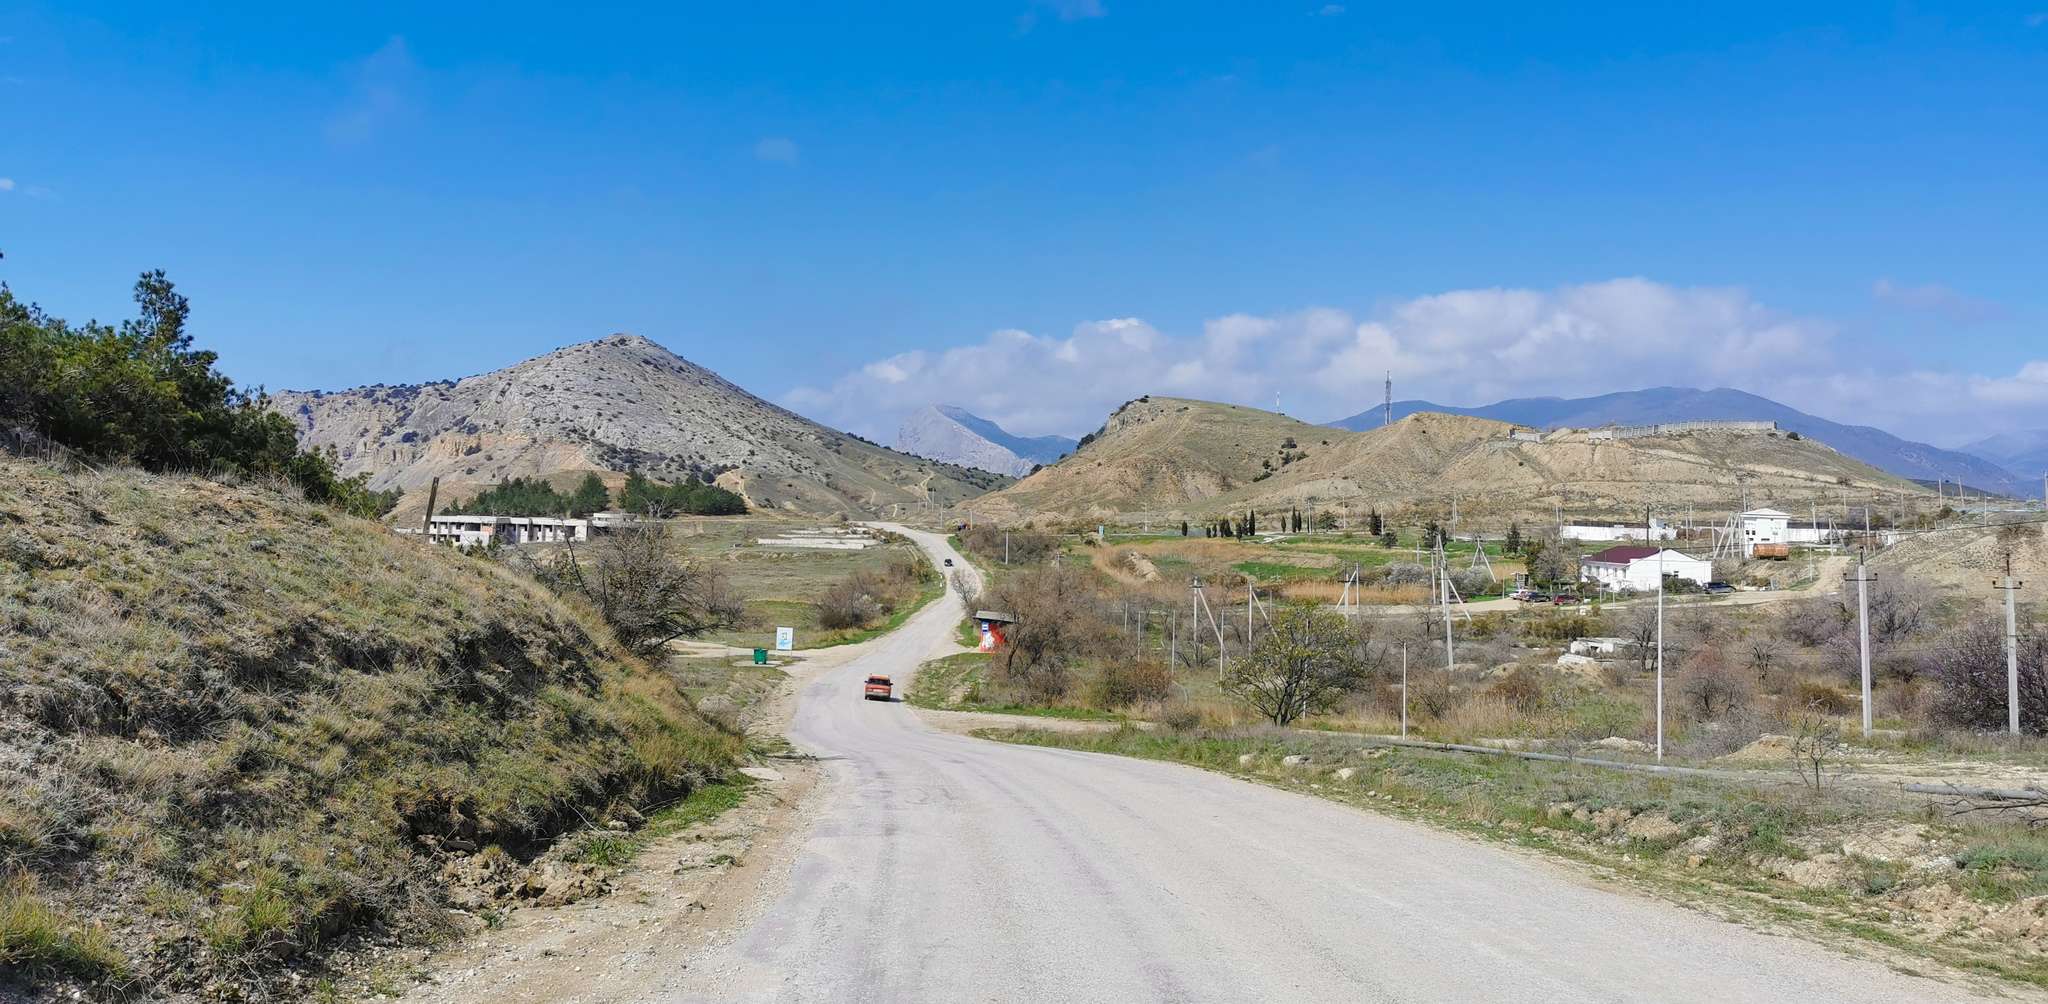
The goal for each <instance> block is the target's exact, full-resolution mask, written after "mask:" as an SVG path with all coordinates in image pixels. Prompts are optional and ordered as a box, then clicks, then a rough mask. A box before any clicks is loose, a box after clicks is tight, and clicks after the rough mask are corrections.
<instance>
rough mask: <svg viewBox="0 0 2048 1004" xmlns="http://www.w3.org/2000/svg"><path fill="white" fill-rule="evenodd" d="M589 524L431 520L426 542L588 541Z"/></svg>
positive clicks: (544, 519)
mask: <svg viewBox="0 0 2048 1004" xmlns="http://www.w3.org/2000/svg"><path fill="white" fill-rule="evenodd" d="M589 539H590V521H589V520H587V519H558V518H556V517H553V516H459V515H443V516H435V517H434V518H433V519H431V520H429V521H428V522H427V540H428V541H429V542H431V543H435V544H454V545H455V546H456V547H476V546H478V545H483V546H485V547H488V546H490V545H491V543H492V542H494V541H495V542H497V543H499V544H531V543H535V542H538V541H560V540H589Z"/></svg>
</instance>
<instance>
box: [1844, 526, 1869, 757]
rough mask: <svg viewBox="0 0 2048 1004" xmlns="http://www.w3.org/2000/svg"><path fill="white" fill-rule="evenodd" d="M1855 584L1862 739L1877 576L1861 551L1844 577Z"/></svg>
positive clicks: (1865, 734) (1866, 718) (1865, 732)
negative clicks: (1860, 649) (1872, 599)
mask: <svg viewBox="0 0 2048 1004" xmlns="http://www.w3.org/2000/svg"><path fill="white" fill-rule="evenodd" d="M1842 578H1843V579H1845V580H1848V579H1853V580H1854V581H1855V583H1856V633H1857V636H1858V637H1859V639H1860V640H1861V643H1862V646H1863V738H1865V739H1868V738H1870V583H1871V581H1872V580H1874V579H1876V578H1877V576H1876V575H1874V574H1872V573H1871V571H1870V569H1869V568H1868V567H1866V566H1865V565H1864V564H1863V549H1862V548H1857V550H1856V571H1855V573H1854V574H1853V575H1844V576H1842Z"/></svg>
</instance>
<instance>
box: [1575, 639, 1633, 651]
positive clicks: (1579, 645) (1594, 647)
mask: <svg viewBox="0 0 2048 1004" xmlns="http://www.w3.org/2000/svg"><path fill="white" fill-rule="evenodd" d="M1628 645H1629V641H1628V639H1627V638H1573V639H1572V643H1571V652H1570V654H1572V655H1613V654H1614V653H1616V652H1620V651H1622V650H1624V649H1626V648H1628Z"/></svg>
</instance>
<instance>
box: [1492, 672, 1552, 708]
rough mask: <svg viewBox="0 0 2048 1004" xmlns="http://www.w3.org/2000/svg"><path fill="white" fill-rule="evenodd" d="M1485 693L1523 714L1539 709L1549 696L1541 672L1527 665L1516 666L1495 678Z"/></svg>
mask: <svg viewBox="0 0 2048 1004" xmlns="http://www.w3.org/2000/svg"><path fill="white" fill-rule="evenodd" d="M1487 693H1489V694H1492V695H1493V696H1495V697H1498V698H1500V699H1501V700H1502V701H1504V702H1506V703H1507V704H1508V705H1509V706H1510V707H1513V708H1514V709H1515V710H1516V711H1519V712H1521V713H1522V714H1525V715H1526V714H1532V713H1534V712H1536V711H1539V710H1541V709H1542V708H1543V705H1544V703H1545V701H1546V700H1547V698H1548V696H1549V695H1548V694H1547V693H1546V692H1545V690H1544V687H1543V674H1542V673H1540V672H1538V671H1537V670H1535V669H1534V668H1532V667H1529V666H1516V667H1515V668H1514V669H1513V670H1512V671H1510V672H1509V673H1508V674H1507V675H1506V676H1503V677H1501V678H1500V679H1498V680H1495V681H1494V683H1493V686H1491V687H1488V688H1487Z"/></svg>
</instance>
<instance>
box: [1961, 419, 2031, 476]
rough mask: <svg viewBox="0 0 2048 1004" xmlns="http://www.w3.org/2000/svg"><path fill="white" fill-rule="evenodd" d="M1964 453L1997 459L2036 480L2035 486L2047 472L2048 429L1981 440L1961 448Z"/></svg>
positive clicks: (2009, 468)
mask: <svg viewBox="0 0 2048 1004" xmlns="http://www.w3.org/2000/svg"><path fill="white" fill-rule="evenodd" d="M1963 452H1965V453H1974V454H1976V455H1977V456H1980V457H1983V458H1985V459H1987V460H1994V461H1997V462H1998V463H1999V464H2000V465H2001V466H2003V467H2004V468H2005V469H2006V470H2008V471H2011V472H2013V473H2014V474H2017V475H2019V476H2020V477H2023V478H2026V479H2027V480H2029V481H2032V482H2035V484H2034V487H2036V488H2038V487H2040V484H2039V482H2040V480H2041V475H2042V474H2044V473H2048V429H2035V430H2032V431H2030V432H2008V433H2006V434H2004V435H2000V436H1992V437H1991V438H1989V439H1980V440H1977V441H1976V442H1974V443H1971V444H1970V445H1968V446H1965V447H1963Z"/></svg>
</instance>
